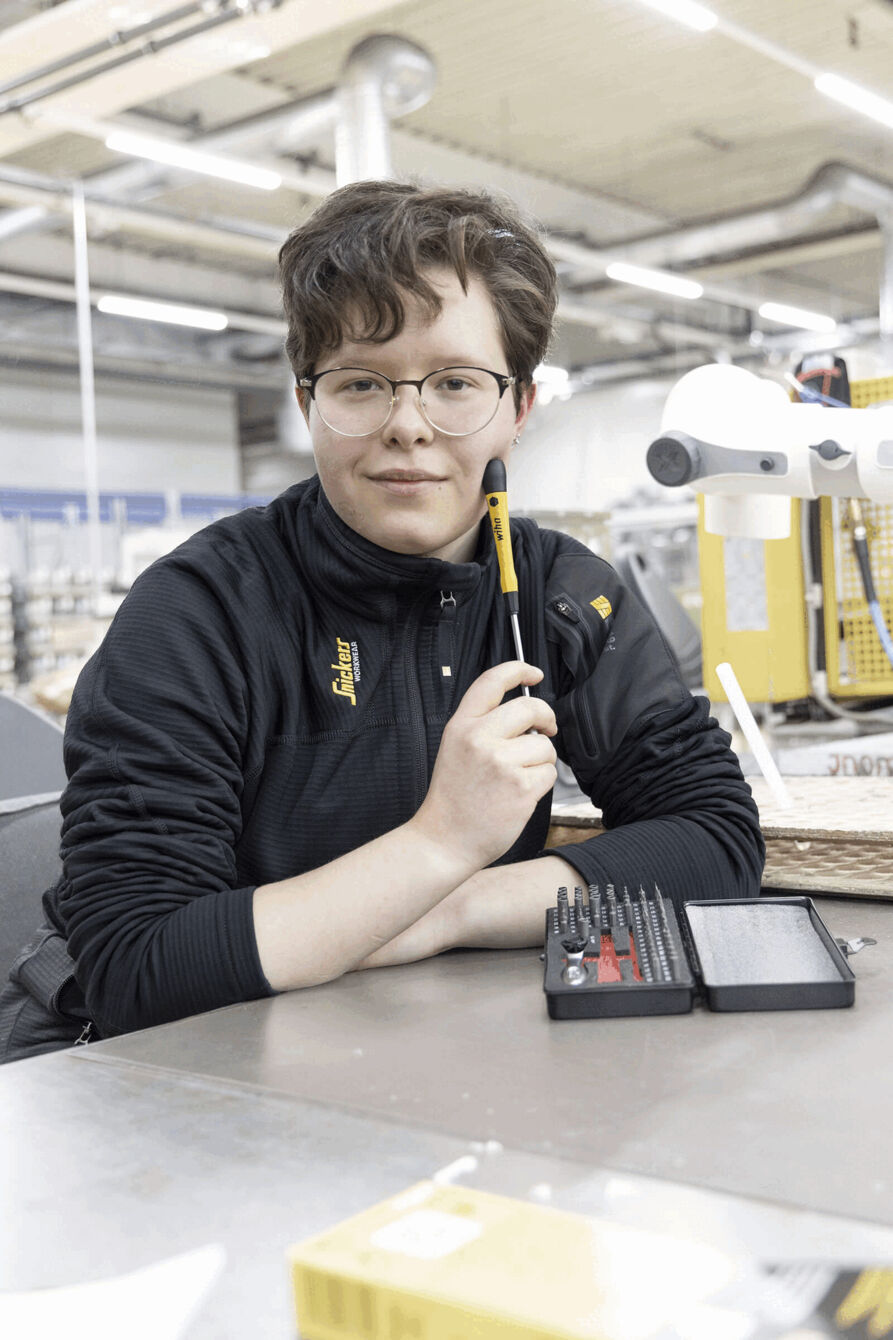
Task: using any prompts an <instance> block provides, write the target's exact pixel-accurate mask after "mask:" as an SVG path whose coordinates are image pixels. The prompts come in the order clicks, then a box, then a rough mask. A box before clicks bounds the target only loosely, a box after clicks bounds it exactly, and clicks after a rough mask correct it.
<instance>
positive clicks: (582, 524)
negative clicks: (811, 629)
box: [0, 0, 893, 766]
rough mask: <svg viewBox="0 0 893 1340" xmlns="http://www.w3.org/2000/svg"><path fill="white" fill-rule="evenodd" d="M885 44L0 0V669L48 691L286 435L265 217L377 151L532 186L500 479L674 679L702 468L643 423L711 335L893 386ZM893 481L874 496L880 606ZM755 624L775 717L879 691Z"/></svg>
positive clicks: (604, 18)
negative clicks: (881, 498) (663, 627)
mask: <svg viewBox="0 0 893 1340" xmlns="http://www.w3.org/2000/svg"><path fill="white" fill-rule="evenodd" d="M891 70H893V2H891V0H823V3H822V4H820V5H816V4H815V3H810V2H809V0H785V3H783V4H778V3H775V4H770V3H768V0H715V3H711V4H710V5H709V7H708V6H707V5H701V4H696V3H692V0H550V3H548V4H545V3H539V2H537V0H511V2H510V0H475V3H473V4H471V3H465V4H462V3H457V0H452V3H450V0H439V2H438V3H433V0H405V2H404V3H397V4H395V3H384V2H383V0H381V2H380V0H338V2H337V3H332V4H329V5H321V4H319V3H314V4H312V3H309V0H278V2H277V0H200V2H199V3H179V4H178V3H176V2H175V0H63V3H55V4H54V3H51V0H8V2H7V3H6V4H5V5H3V6H0V688H4V689H7V690H10V691H15V692H17V693H20V694H23V695H24V696H29V695H34V696H35V697H36V700H37V701H38V702H43V703H44V704H45V705H49V706H57V707H58V708H59V709H60V710H64V705H65V701H66V693H67V692H69V691H70V685H71V683H72V682H73V675H74V673H75V672H76V669H77V668H78V667H79V665H80V664H81V663H82V662H83V659H84V657H85V656H86V655H87V653H88V652H89V650H90V648H91V647H92V646H93V645H95V642H96V640H97V638H98V636H99V635H100V633H101V630H102V628H103V627H104V626H105V625H106V623H107V621H108V619H109V618H110V617H111V615H112V613H113V611H114V609H115V607H116V604H117V603H118V602H119V601H120V599H121V598H122V594H123V592H125V591H126V589H127V587H128V586H129V584H130V582H131V581H132V580H133V578H134V576H135V575H136V574H137V573H138V572H139V571H140V570H141V569H142V568H143V567H144V566H146V564H147V563H149V562H151V561H152V559H153V558H155V557H156V556H157V555H158V554H160V553H162V552H165V551H166V550H167V549H168V548H170V547H172V545H173V544H175V543H176V542H178V541H179V539H181V538H182V537H183V536H185V535H186V534H188V533H189V532H190V531H192V530H194V529H195V528H197V527H198V526H201V525H204V524H206V523H207V522H208V521H210V520H213V519H214V518H215V517H216V516H219V515H222V514H225V513H227V512H230V511H233V510H235V509H237V508H239V507H241V506H245V505H251V504H254V503H257V502H263V501H265V500H266V499H268V498H270V497H272V496H273V495H275V494H276V493H277V492H279V491H280V490H281V489H283V488H285V487H287V486H288V485H289V484H291V483H293V482H295V481H296V480H298V479H301V478H304V477H306V476H307V475H309V474H310V473H312V471H313V461H312V456H311V455H310V452H309V443H308V439H307V436H306V433H305V432H304V431H303V424H302V422H301V420H300V417H299V415H298V412H297V408H296V405H295V402H294V396H293V383H292V378H291V374H290V370H289V368H288V365H287V362H286V360H285V357H284V353H283V350H282V343H283V333H284V323H283V321H282V316H281V310H280V303H279V296H278V291H277V287H276V282H275V261H276V254H277V251H278V248H279V246H280V244H281V242H282V241H283V239H284V237H285V235H286V234H287V232H288V231H289V230H290V229H291V228H292V227H293V226H294V225H295V224H296V223H298V222H299V221H300V220H301V219H303V218H304V217H305V216H306V215H307V214H308V213H309V212H310V211H311V210H312V209H313V208H314V207H315V206H316V204H317V203H318V202H319V201H320V200H321V199H322V198H323V197H324V196H325V195H326V194H327V193H328V192H329V191H331V190H332V189H333V188H334V187H335V185H336V183H337V182H344V181H348V180H354V179H356V178H358V177H372V176H395V177H399V178H407V177H408V178H411V179H413V180H417V181H420V182H431V183H435V182H436V183H455V184H462V185H471V186H476V185H480V186H486V187H489V188H496V189H499V190H502V191H505V192H507V193H508V194H509V195H510V196H511V197H512V198H513V199H514V200H516V201H517V202H519V203H520V204H521V205H522V206H524V207H525V208H527V209H528V210H529V211H531V212H532V213H533V214H534V215H535V216H536V217H537V218H538V219H539V220H540V221H541V222H542V224H543V226H544V228H545V230H546V233H547V238H548V245H549V247H550V249H551V252H552V254H553V256H554V258H555V261H556V264H557V266H558V269H559V274H560V277H561V283H562V299H561V305H560V312H559V315H560V320H559V326H558V332H557V338H556V340H555V343H554V347H553V349H552V351H551V353H550V356H549V364H548V365H547V366H546V367H544V368H542V369H541V370H540V376H539V380H540V386H541V393H540V397H539V403H538V406H537V408H536V410H535V412H534V416H533V418H532V421H531V423H530V425H529V428H528V431H527V432H526V433H525V435H524V438H523V442H522V444H521V447H520V448H519V449H518V451H517V453H516V455H515V458H514V465H513V471H512V477H511V480H510V489H511V492H510V501H511V504H512V507H513V510H515V511H524V512H527V513H528V514H532V515H535V516H537V517H538V518H540V519H541V520H543V522H544V524H554V525H557V526H559V527H560V528H561V529H564V530H567V531H570V532H571V533H574V534H576V535H578V536H580V537H581V538H582V539H584V540H585V541H586V542H587V543H590V544H591V545H592V546H593V547H594V548H595V549H597V550H598V551H599V552H602V553H604V554H605V555H606V556H607V557H609V558H614V559H616V560H617V561H618V562H619V563H621V564H623V563H625V564H626V569H627V571H628V573H629V574H630V576H631V579H632V580H634V581H638V583H639V585H640V587H641V588H642V591H643V597H644V598H646V599H648V598H651V597H653V598H654V599H655V600H656V601H657V602H658V604H659V605H661V609H662V610H663V616H664V617H667V618H669V619H670V621H671V626H672V628H673V629H674V630H675V632H674V635H673V637H674V640H675V642H676V649H677V653H678V655H679V656H680V660H681V661H682V662H685V665H686V667H687V673H688V675H689V678H690V679H691V680H692V682H693V683H695V684H697V683H698V682H700V680H699V677H700V676H701V659H700V646H699V640H698V630H699V627H700V617H701V615H700V611H701V605H702V601H703V599H704V582H703V580H702V573H701V569H700V568H699V561H698V543H697V530H698V504H697V501H696V498H695V495H694V493H693V492H691V491H690V490H688V489H681V490H680V489H669V488H664V487H662V486H661V485H659V484H657V483H656V482H655V481H654V479H653V478H652V477H651V475H650V474H649V472H648V470H647V468H646V463H645V457H646V451H647V448H648V445H649V443H650V442H651V441H652V440H653V439H654V438H655V436H656V435H657V434H658V432H659V430H660V424H661V414H662V410H663V405H664V402H665V400H666V397H667V395H668V393H669V391H670V389H671V388H672V386H673V385H674V383H675V382H677V381H678V379H679V377H680V376H681V375H682V374H683V373H684V372H686V371H687V370H688V369H691V368H694V367H696V366H698V365H701V364H704V363H721V364H730V363H731V364H736V365H740V366H743V367H746V368H749V369H751V370H752V371H755V372H758V373H760V374H761V375H763V376H769V377H772V378H774V379H776V380H778V381H779V382H780V383H782V384H783V385H788V384H789V383H790V381H791V379H792V377H793V373H794V370H795V369H796V368H797V367H798V366H799V365H800V364H801V362H802V360H803V359H804V358H807V359H808V358H810V357H813V356H816V355H818V354H834V355H842V356H843V357H844V358H845V360H846V364H847V368H848V372H849V378H850V382H851V383H852V384H853V385H854V386H855V385H857V384H862V385H865V386H870V388H871V390H870V393H866V395H867V398H868V399H869V400H871V401H873V402H875V403H876V402H877V401H878V400H882V399H884V398H885V397H886V398H893V380H890V379H891V378H893V101H890V100H889V99H893V81H891V73H890V72H891ZM629 266H632V267H639V268H633V269H632V270H630V269H629V268H627V267H629ZM643 268H644V270H645V273H644V274H643V273H642V269H643ZM648 272H652V273H650V274H649V273H648ZM653 272H657V273H656V274H654V273H653ZM141 303H167V304H174V305H175V306H176V309H177V310H175V311H173V312H170V311H168V312H166V313H165V312H159V311H158V310H157V309H153V308H151V307H145V306H143V307H141V306H140V304H141ZM184 306H188V307H190V308H192V309H194V310H193V311H192V312H191V313H184V312H183V310H182V309H183V307H184ZM162 318H163V319H162ZM171 318H173V319H174V320H175V321H176V324H173V323H172V322H171ZM184 322H185V324H184ZM888 382H889V386H888V387H887V383H888ZM885 387H887V389H885ZM854 403H855V401H854ZM891 512H893V509H891V508H889V507H887V508H884V507H882V506H880V505H878V506H877V507H875V509H874V511H873V512H872V513H871V515H870V518H869V523H870V529H871V534H870V538H872V539H873V540H874V541H875V553H876V557H877V562H876V566H875V580H876V582H877V584H878V587H879V592H880V595H881V603H882V605H884V608H885V609H887V610H888V620H889V614H890V613H891V612H893V539H891V538H890V537H891V536H893V523H891V521H890V517H889V515H888V514H889V513H891ZM835 524H836V525H837V531H836V532H834V535H836V537H837V538H836V541H835V540H834V535H832V534H831V531H830V530H829V532H828V534H829V537H830V538H829V540H828V543H829V544H832V542H836V543H838V547H839V542H840V535H841V534H842V533H843V529H845V525H846V518H845V517H843V516H841V517H838V518H837V521H836V522H835V521H834V519H833V518H831V519H830V520H829V521H828V525H829V526H832V528H833V525H835ZM888 541H889V542H888ZM773 543H774V542H773ZM779 543H780V542H779ZM797 561H799V560H797ZM841 561H842V560H841ZM786 572H787V570H785V572H784V573H782V574H781V575H780V576H778V577H777V580H778V581H781V582H787V581H788V580H790V581H791V582H792V583H794V585H796V582H797V581H799V582H800V584H801V587H800V589H801V592H802V594H801V596H800V597H799V598H800V602H801V606H802V605H803V602H804V600H805V599H807V596H808V588H809V585H810V583H809V581H808V580H807V581H806V583H805V585H804V574H803V571H802V569H801V570H798V571H797V572H796V573H795V572H794V571H793V569H791V574H790V575H789V576H788V575H785V573H786ZM813 576H814V574H813ZM727 577H728V573H727ZM829 580H830V579H829ZM655 592H656V594H655ZM843 598H844V597H843V596H842V597H841V599H843ZM846 598H847V599H849V598H850V597H849V596H847V597H846ZM852 598H853V599H856V600H857V601H858V599H859V598H860V597H859V595H858V592H857V593H856V595H855V596H854V597H852ZM836 599H837V596H836V595H832V594H830V593H829V592H828V591H827V590H826V600H827V601H831V600H836ZM668 609H669V610H670V613H669V614H667V613H666V611H667V610H668ZM680 611H681V612H682V614H681V615H680ZM656 612H657V611H656ZM845 613H846V611H844V614H845ZM680 617H683V618H687V619H688V620H689V624H688V625H684V624H683V625H680V624H679V618H680ZM784 617H785V618H787V615H785V616H784ZM842 617H843V615H841V618H842ZM674 620H675V622H673V621H674ZM802 622H803V625H804V628H805V626H806V614H805V612H804V613H803V619H802ZM680 627H681V628H682V629H683V631H682V633H681V634H680V633H679V629H680ZM841 627H842V624H841V621H840V619H838V618H837V616H836V615H835V616H834V617H832V618H830V619H826V626H825V635H826V637H830V638H831V639H832V641H833V640H834V639H836V638H838V635H840V636H843V634H841V633H840V628H841ZM692 630H693V631H692ZM829 630H832V631H830V632H829ZM691 636H693V637H694V644H692V642H691ZM779 636H781V635H779ZM805 636H806V634H805V633H804V637H805ZM782 640H783V639H782ZM782 654H784V655H785V656H790V657H798V656H802V658H803V667H804V669H803V675H800V676H799V678H797V676H794V680H796V682H795V683H794V687H793V688H790V687H789V688H787V689H785V688H782V687H780V686H781V684H782V681H783V680H784V679H785V677H784V675H782V674H781V673H780V672H779V669H778V663H779V657H780V656H781V655H782ZM767 655H769V656H770V659H769V661H766V662H765V664H769V665H770V669H769V671H768V672H767V671H766V670H765V668H763V669H759V668H757V670H755V671H754V674H753V676H752V678H751V686H750V688H749V690H748V696H749V697H750V698H751V699H752V700H755V701H758V702H764V703H771V704H775V705H776V706H778V704H780V703H781V704H784V703H788V704H789V703H790V702H794V703H795V704H799V707H798V708H797V709H796V710H788V711H786V715H787V716H788V717H790V718H791V719H798V720H801V721H803V720H811V721H814V720H816V719H820V720H822V721H825V722H828V721H829V720H831V718H833V717H837V719H838V720H839V721H840V722H841V723H842V724H841V727H840V728H841V729H842V730H847V731H849V732H850V733H853V732H854V731H855V730H857V729H858V728H859V723H858V722H856V723H854V721H853V719H852V716H853V708H854V707H855V708H859V707H860V706H865V705H868V706H870V707H876V700H883V698H884V697H885V695H886V694H887V693H889V694H890V695H891V696H893V667H887V668H886V669H884V666H885V665H886V663H885V662H884V663H883V664H882V666H881V669H880V670H878V671H877V673H875V671H874V670H873V671H872V675H873V678H871V681H870V683H868V682H866V683H865V684H863V683H861V682H860V681H859V680H858V676H857V677H856V678H855V679H854V678H853V674H852V673H851V674H850V678H849V681H847V667H846V666H845V665H844V666H843V669H842V671H841V672H840V673H838V679H837V681H836V682H835V683H834V684H832V685H831V690H830V692H828V684H827V681H826V680H823V681H822V685H821V689H822V692H820V691H819V690H818V689H816V691H815V692H813V689H814V688H815V682H814V681H815V673H816V667H815V665H814V664H813V663H812V659H811V658H807V652H806V650H801V649H798V648H790V647H788V646H787V645H786V644H785V646H784V647H783V648H782V651H779V650H778V648H777V647H775V649H774V650H772V652H771V654H770V653H767ZM773 658H774V659H773ZM820 659H821V658H820ZM773 667H774V668H773ZM875 669H876V667H875ZM819 670H820V672H821V673H824V672H825V667H824V664H823V665H822V666H820V667H819ZM838 670H839V671H840V667H838ZM850 671H852V664H851V665H850ZM798 674H799V670H798ZM810 675H812V681H813V682H811V680H810ZM804 676H805V678H804ZM744 678H745V679H746V678H747V676H746V675H745V676H744ZM789 679H790V677H789ZM801 681H802V682H801ZM888 681H889V682H888ZM785 682H788V681H785ZM792 682H793V681H792ZM745 687H746V688H747V685H745ZM844 699H846V700H847V701H846V704H844V701H843V700H844ZM863 699H865V702H864V703H863V702H862V700H863ZM804 704H806V706H804ZM881 705H882V706H883V703H882V702H881ZM838 709H839V710H838ZM848 713H849V716H848V715H847V714H848ZM865 720H866V721H867V720H868V718H867V717H866V718H865ZM891 722H893V717H891ZM881 725H883V722H875V723H874V725H873V729H874V730H875V731H877V730H879V729H880V726H881ZM890 752H893V750H891V751H890ZM872 766H874V765H873V764H872Z"/></svg>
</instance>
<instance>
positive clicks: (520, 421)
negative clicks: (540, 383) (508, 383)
mask: <svg viewBox="0 0 893 1340" xmlns="http://www.w3.org/2000/svg"><path fill="white" fill-rule="evenodd" d="M535 403H536V382H531V383H530V385H529V386H526V387H525V388H524V389H523V390H522V392H521V404H520V405H519V407H518V413H517V414H516V415H515V432H516V433H520V431H521V429H522V428H523V427H524V425H525V423H526V422H527V418H528V415H529V414H530V411H531V410H532V409H533V406H534V404H535Z"/></svg>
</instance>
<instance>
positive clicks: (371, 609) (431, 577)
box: [282, 477, 496, 614]
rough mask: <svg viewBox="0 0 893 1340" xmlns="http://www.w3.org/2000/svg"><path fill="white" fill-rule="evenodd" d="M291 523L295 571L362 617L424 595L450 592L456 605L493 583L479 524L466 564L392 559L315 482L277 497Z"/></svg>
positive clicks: (488, 540) (485, 534)
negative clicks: (297, 561) (297, 559)
mask: <svg viewBox="0 0 893 1340" xmlns="http://www.w3.org/2000/svg"><path fill="white" fill-rule="evenodd" d="M282 501H283V502H291V503H292V506H291V507H290V508H289V512H291V514H292V516H293V518H294V526H295V535H296V539H297V543H298V550H299V557H300V562H301V566H302V567H303V568H304V569H305V571H306V572H307V574H308V576H309V577H310V578H311V579H313V580H314V581H317V582H319V583H321V584H322V589H323V590H327V589H328V590H331V592H332V595H333V596H336V598H339V599H340V600H342V601H345V602H346V603H349V604H351V605H356V606H358V607H361V608H362V609H363V610H364V611H365V612H366V613H367V614H374V613H376V612H378V613H387V612H391V611H393V610H394V609H400V608H405V607H406V606H407V605H409V604H414V603H415V602H416V601H418V600H419V599H421V597H423V596H424V595H425V594H426V593H427V594H431V595H432V596H433V595H434V593H435V592H439V591H442V592H450V593H452V595H454V596H455V598H456V600H457V602H458V603H459V604H464V603H465V601H466V600H468V599H469V598H470V596H471V595H472V594H473V593H474V592H475V591H476V590H477V588H478V587H479V586H480V584H481V582H482V581H484V580H485V579H487V580H493V574H494V572H495V567H496V556H495V549H494V545H493V539H492V536H491V535H490V534H489V528H488V527H487V525H486V518H484V520H483V522H482V523H481V528H480V531H479V534H478V542H477V549H476V551H475V557H474V559H473V560H472V561H471V562H470V563H448V562H446V561H444V560H443V559H440V558H421V557H418V556H417V555H415V554H395V553H394V552H393V551H392V550H390V549H383V548H382V547H381V546H380V545H377V544H373V543H372V541H371V540H367V539H366V538H365V537H364V536H362V535H360V534H358V532H357V531H355V530H352V529H351V527H350V526H348V525H347V524H346V523H345V522H344V521H343V520H342V519H341V517H340V516H339V515H338V513H337V512H336V511H335V509H334V508H333V506H332V504H331V503H330V502H329V499H328V498H327V497H326V495H325V493H324V491H323V488H322V485H321V484H320V481H319V479H318V477H314V478H313V479H312V480H308V481H306V482H305V483H304V484H298V485H295V487H294V488H293V489H289V490H287V492H286V493H284V494H283V495H282Z"/></svg>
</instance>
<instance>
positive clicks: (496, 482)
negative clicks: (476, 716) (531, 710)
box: [483, 457, 530, 698]
mask: <svg viewBox="0 0 893 1340" xmlns="http://www.w3.org/2000/svg"><path fill="white" fill-rule="evenodd" d="M483 488H484V492H485V493H486V495H487V513H488V515H489V517H490V525H491V526H492V527H493V539H494V540H495V541H496V557H497V559H498V560H499V582H500V585H501V587H502V593H503V595H504V596H505V607H506V609H507V610H508V614H509V623H510V625H511V629H512V640H513V641H514V644H515V655H516V656H517V658H518V660H519V661H523V660H524V648H523V647H522V646H521V624H520V622H519V619H518V578H517V576H516V575H515V561H514V559H513V558H512V537H511V533H510V531H509V507H508V494H507V491H506V480H505V461H501V460H500V459H499V458H498V457H496V458H494V459H493V460H492V461H488V462H487V468H486V469H485V470H484V481H483ZM521 692H522V693H523V694H524V696H525V697H526V698H529V697H530V689H529V688H528V686H527V685H526V684H522V685H521Z"/></svg>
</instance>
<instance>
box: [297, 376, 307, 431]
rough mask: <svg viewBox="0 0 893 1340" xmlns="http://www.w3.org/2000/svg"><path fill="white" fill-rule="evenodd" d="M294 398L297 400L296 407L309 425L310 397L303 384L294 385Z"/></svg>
mask: <svg viewBox="0 0 893 1340" xmlns="http://www.w3.org/2000/svg"><path fill="white" fill-rule="evenodd" d="M295 399H296V400H297V402H298V409H299V410H300V411H301V413H302V414H303V416H304V422H305V423H306V424H307V426H308V428H309V427H310V397H309V395H308V394H307V391H306V389H305V388H304V387H303V386H296V387H295Z"/></svg>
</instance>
